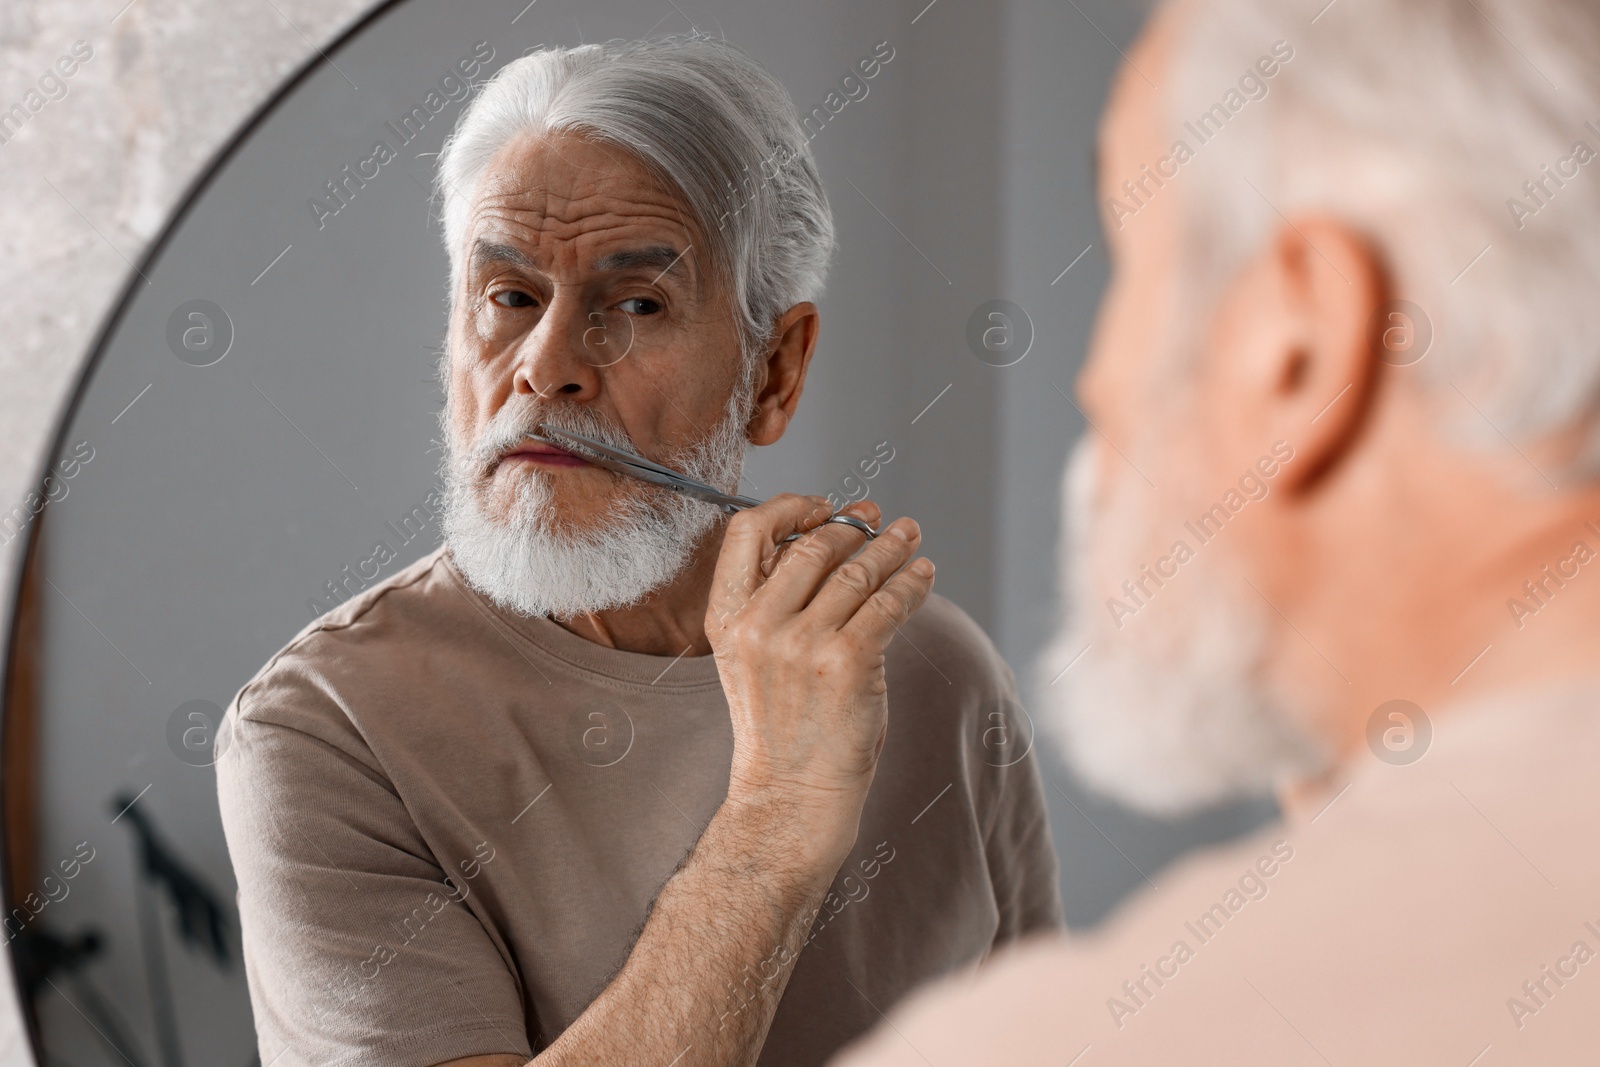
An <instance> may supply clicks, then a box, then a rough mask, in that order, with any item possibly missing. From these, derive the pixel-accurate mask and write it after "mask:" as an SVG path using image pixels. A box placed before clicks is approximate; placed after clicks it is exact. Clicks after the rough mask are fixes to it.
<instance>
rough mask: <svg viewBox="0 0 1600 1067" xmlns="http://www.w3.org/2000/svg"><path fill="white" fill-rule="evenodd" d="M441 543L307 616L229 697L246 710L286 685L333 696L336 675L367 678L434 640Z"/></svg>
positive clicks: (443, 593) (443, 595) (267, 701)
mask: <svg viewBox="0 0 1600 1067" xmlns="http://www.w3.org/2000/svg"><path fill="white" fill-rule="evenodd" d="M445 551H446V550H445V548H444V547H442V546H441V547H440V548H437V549H435V550H434V551H432V552H430V553H428V554H427V555H425V556H423V557H422V558H421V559H418V560H417V561H416V562H414V563H411V564H410V565H408V566H406V567H403V568H401V569H400V570H398V571H396V572H395V573H394V574H392V575H390V576H389V577H388V578H386V579H384V580H383V581H381V582H378V583H376V584H374V585H372V586H369V587H368V588H366V589H364V590H362V591H361V592H359V593H357V594H356V595H355V596H353V597H351V598H350V599H349V600H346V601H344V602H343V603H341V604H339V605H338V606H336V607H334V608H332V609H331V610H329V611H327V612H325V613H324V614H322V615H320V616H318V617H317V618H316V619H313V620H312V621H311V622H309V623H307V624H306V626H305V627H304V628H303V629H301V630H300V632H299V633H297V634H295V635H294V637H293V638H291V639H290V640H289V642H288V643H287V644H285V645H284V646H283V648H281V649H279V650H278V651H277V652H276V653H274V654H273V656H272V657H271V658H270V659H268V660H267V662H266V663H265V664H263V665H262V667H261V669H260V670H258V671H257V672H256V673H255V675H254V676H253V677H252V678H251V679H250V680H249V681H248V682H246V683H245V685H244V686H243V687H242V688H241V689H240V690H239V693H238V695H237V696H235V698H234V706H235V708H236V709H237V712H236V713H237V714H238V715H240V716H243V717H250V716H251V715H253V714H254V713H256V712H258V711H262V710H263V709H264V708H266V707H267V706H268V705H271V704H274V703H276V701H275V700H274V699H273V697H274V696H276V695H279V694H285V693H289V692H294V693H298V694H299V695H301V696H302V697H304V696H306V695H308V694H311V693H315V692H318V691H320V692H321V693H322V695H324V696H327V697H329V698H333V699H335V702H336V690H337V688H338V686H337V679H338V678H339V677H341V676H344V677H353V676H357V675H363V676H366V677H369V678H370V677H372V676H373V675H372V673H371V672H372V668H373V667H374V666H378V667H380V668H381V667H384V666H385V665H388V666H392V665H393V664H395V662H396V661H397V659H398V658H400V657H403V655H404V650H405V648H406V646H408V645H423V644H426V643H429V642H431V641H433V640H436V639H437V636H438V631H439V629H440V622H441V621H442V620H443V618H444V616H445V614H446V612H447V610H448V608H447V607H444V608H441V606H440V605H441V603H443V604H445V605H448V597H449V589H448V586H449V585H450V583H451V575H450V574H449V573H448V567H449V565H448V562H447V560H446V556H445Z"/></svg>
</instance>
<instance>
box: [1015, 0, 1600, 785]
mask: <svg viewBox="0 0 1600 1067" xmlns="http://www.w3.org/2000/svg"><path fill="white" fill-rule="evenodd" d="M1338 2H1340V3H1341V4H1342V5H1344V6H1345V7H1346V8H1350V9H1353V10H1344V11H1339V12H1337V14H1338V16H1339V17H1337V18H1335V17H1331V16H1330V17H1321V16H1317V13H1316V12H1315V10H1313V9H1306V8H1304V6H1303V5H1289V4H1284V3H1282V2H1280V0H1227V2H1223V0H1182V2H1178V3H1174V4H1171V5H1168V6H1167V7H1166V8H1164V9H1163V10H1161V11H1160V12H1159V13H1158V14H1157V15H1156V16H1155V19H1154V21H1153V23H1152V25H1151V27H1150V29H1149V30H1147V32H1146V33H1145V35H1144V36H1143V38H1142V39H1141V41H1140V42H1139V44H1138V46H1137V47H1136V48H1135V49H1133V50H1131V51H1130V54H1129V61H1128V63H1127V64H1125V65H1124V67H1123V69H1122V71H1121V73H1120V74H1119V76H1118V78H1117V81H1116V84H1115V87H1114V90H1113V95H1112V99H1111V103H1110V105H1109V107H1108V109H1107V111H1106V114H1105V116H1104V119H1103V123H1102V127H1101V133H1100V144H1099V161H1098V167H1099V171H1098V182H1099V197H1100V200H1101V203H1102V205H1103V207H1104V212H1105V227H1106V231H1107V236H1108V240H1109V247H1110V253H1111V259H1112V265H1113V272H1112V278H1111V282H1110V288H1109V291H1108V292H1107V294H1106V296H1105V299H1104V302H1103V304H1102V306H1101V309H1100V315H1099V319H1098V322H1097V326H1096V330H1095V334H1094V338H1093V342H1092V347H1091V351H1090V358H1089V361H1088V363H1087V364H1086V366H1085V368H1084V370H1083V373H1082V375H1081V377H1080V379H1079V381H1078V390H1079V394H1080V397H1081V400H1082V404H1083V407H1084V409H1085V411H1086V413H1087V414H1088V416H1089V418H1090V420H1091V421H1092V424H1093V429H1091V430H1090V431H1089V433H1088V435H1087V436H1086V438H1085V440H1084V441H1083V443H1082V444H1081V445H1080V446H1079V448H1078V450H1077V452H1076V454H1075V455H1074V457H1073V459H1072V462H1071V464H1070V468H1069V471H1068V476H1067V480H1066V486H1065V489H1066V494H1065V495H1066V498H1067V500H1066V517H1067V519H1068V527H1069V537H1068V539H1067V544H1066V547H1065V550H1064V557H1063V573H1064V575H1065V586H1066V588H1065V593H1066V598H1067V601H1068V611H1067V615H1066V618H1065V620H1064V622H1063V624H1062V627H1061V629H1060V630H1059V632H1058V633H1057V634H1056V636H1055V638H1054V640H1053V641H1052V643H1051V646H1050V649H1049V652H1048V654H1047V656H1046V657H1045V662H1044V664H1043V672H1042V685H1043V686H1044V688H1043V692H1044V693H1045V694H1046V695H1047V697H1046V700H1047V704H1048V705H1049V707H1047V708H1046V709H1045V710H1046V715H1047V718H1048V719H1049V720H1050V722H1051V724H1052V725H1053V726H1055V727H1056V728H1057V729H1058V731H1059V732H1060V733H1062V734H1063V735H1064V737H1065V740H1066V742H1067V746H1068V749H1069V752H1070V754H1071V757H1072V759H1073V762H1074V764H1075V766H1076V767H1077V769H1078V770H1079V771H1080V773H1081V774H1083V775H1084V776H1085V777H1086V778H1087V779H1088V780H1089V781H1090V782H1091V783H1092V784H1094V785H1096V786H1098V787H1099V788H1101V789H1103V790H1105V791H1107V792H1110V793H1113V794H1115V795H1116V796H1118V797H1120V798H1122V799H1124V800H1126V801H1128V802H1131V803H1133V804H1135V805H1137V806H1140V807H1143V808H1146V809H1150V810H1155V811H1166V812H1171V811H1177V810H1182V809H1185V808H1189V807H1193V806H1195V805H1199V804H1203V803H1207V802H1212V801H1217V800H1221V799H1224V798H1226V797H1229V796H1236V795H1241V794H1250V793H1262V792H1267V791H1271V790H1273V789H1277V790H1279V791H1280V792H1283V791H1286V790H1288V791H1292V789H1293V788H1294V787H1295V786H1296V785H1297V784H1304V783H1306V782H1308V781H1314V780H1315V779H1317V778H1318V777H1319V776H1321V775H1322V774H1324V773H1325V772H1327V771H1329V770H1330V769H1332V768H1334V767H1336V766H1337V765H1338V764H1339V763H1340V762H1341V761H1343V760H1345V759H1347V758H1348V757H1349V756H1351V755H1352V754H1354V753H1358V752H1359V751H1360V749H1361V748H1362V747H1364V746H1365V744H1366V743H1367V742H1366V740H1365V738H1366V730H1367V725H1368V720H1369V718H1370V717H1371V716H1372V714H1373V712H1374V709H1376V708H1378V707H1379V706H1380V705H1383V704H1384V703H1385V702H1387V701H1390V700H1394V699H1405V700H1409V701H1413V702H1415V703H1416V704H1417V705H1418V706H1420V707H1422V708H1424V709H1427V710H1428V711H1429V713H1430V714H1432V713H1435V712H1439V711H1443V710H1445V709H1446V707H1447V705H1449V704H1451V703H1452V702H1455V701H1457V700H1459V699H1461V698H1463V697H1465V696H1466V695H1468V694H1471V693H1478V692H1490V691H1495V690H1516V689H1523V688H1526V687H1528V686H1531V685H1536V684H1539V683H1542V682H1544V681H1549V680H1555V679H1559V678H1560V677H1562V676H1565V675H1573V674H1578V673H1582V672H1584V671H1592V670H1593V666H1592V660H1593V657H1592V655H1591V654H1590V650H1589V645H1590V644H1592V639H1591V638H1590V636H1589V635H1590V633H1591V632H1592V631H1591V629H1590V627H1592V623H1591V620H1593V619H1594V618H1595V609H1596V606H1597V605H1600V565H1597V564H1594V561H1595V559H1596V554H1597V551H1600V490H1597V487H1596V481H1595V478H1596V475H1597V472H1600V426H1597V424H1596V406H1597V403H1600V315H1597V314H1595V311H1594V306H1595V304H1594V301H1595V293H1596V292H1600V240H1597V239H1596V236H1597V234H1600V161H1597V160H1596V156H1597V153H1600V104H1597V103H1596V102H1597V101H1600V65H1597V64H1596V63H1595V62H1594V57H1595V56H1596V55H1600V7H1597V6H1596V5H1594V4H1590V3H1577V2H1569V0H1544V2H1539V3H1527V2H1524V0H1477V2H1475V3H1470V4H1464V3H1459V2H1454V0H1407V2H1404V3H1396V2H1393V0H1338ZM1315 6H1316V5H1312V8H1314V7H1315ZM1313 16H1316V17H1315V18H1314V17H1313ZM1397 41H1404V42H1409V45H1408V47H1407V48H1406V49H1405V50H1403V51H1397V50H1396V46H1395V42H1397ZM1591 571H1592V572H1594V573H1593V574H1592V575H1591V574H1590V572H1591Z"/></svg>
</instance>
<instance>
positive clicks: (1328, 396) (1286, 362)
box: [1245, 216, 1389, 492]
mask: <svg viewBox="0 0 1600 1067" xmlns="http://www.w3.org/2000/svg"><path fill="white" fill-rule="evenodd" d="M1256 266H1257V270H1255V271H1250V272H1249V273H1250V274H1252V275H1254V278H1253V285H1252V287H1253V288H1255V290H1256V293H1255V296H1254V297H1247V300H1251V301H1252V302H1253V301H1255V300H1266V301H1268V302H1269V306H1268V307H1258V308H1257V311H1258V313H1259V314H1261V315H1262V316H1263V317H1264V318H1265V319H1266V320H1267V322H1268V323H1269V325H1268V326H1267V331H1268V337H1269V338H1270V341H1269V343H1267V344H1266V345H1265V346H1264V347H1262V348H1261V349H1259V350H1258V351H1259V358H1260V359H1261V360H1263V361H1264V362H1262V363H1258V364H1257V365H1256V366H1254V367H1253V368H1251V371H1252V373H1251V375H1250V377H1251V378H1252V379H1253V381H1251V382H1249V383H1247V384H1245V387H1246V388H1253V389H1254V390H1261V391H1264V395H1259V394H1258V399H1259V401H1260V403H1261V405H1262V410H1263V411H1264V413H1265V419H1264V420H1263V422H1264V425H1260V426H1259V427H1258V428H1257V430H1256V432H1257V433H1258V434H1260V436H1262V437H1263V438H1264V440H1263V441H1262V442H1259V443H1258V444H1259V446H1260V447H1263V448H1265V447H1268V446H1270V445H1274V444H1276V443H1277V442H1279V441H1282V442H1284V443H1285V444H1287V445H1288V447H1289V448H1292V449H1293V450H1294V451H1293V455H1294V462H1293V463H1288V464H1285V466H1284V467H1283V473H1282V474H1281V475H1280V476H1279V477H1280V479H1281V480H1280V481H1279V483H1278V485H1279V487H1280V488H1282V489H1286V490H1288V491H1290V492H1294V491H1297V490H1303V489H1306V488H1309V487H1310V486H1311V485H1312V484H1313V483H1314V482H1315V481H1316V480H1317V479H1318V478H1319V477H1320V476H1322V475H1323V474H1324V473H1326V472H1327V471H1328V470H1329V469H1330V468H1331V467H1333V466H1334V465H1335V464H1337V463H1338V461H1339V459H1340V458H1341V457H1342V456H1343V455H1344V454H1345V452H1346V451H1347V449H1348V448H1349V447H1350V446H1351V444H1352V443H1353V442H1354V440H1355V438H1356V436H1357V435H1358V434H1359V433H1360V431H1361V428H1362V426H1363V425H1364V423H1365V420H1366V416H1367V415H1368V413H1369V412H1370V411H1371V408H1372V405H1373V403H1374V401H1375V398H1376V388H1377V386H1378V384H1379V375H1378V370H1379V359H1378V355H1379V353H1378V350H1377V348H1376V347H1375V343H1376V341H1377V336H1378V335H1377V333H1375V330H1374V327H1375V323H1376V322H1377V316H1379V315H1380V313H1381V310H1382V307H1383V302H1384V301H1385V300H1386V299H1387V296H1388V289H1389V283H1388V278H1387V275H1386V272H1385V270H1384V268H1383V263H1382V260H1381V259H1380V257H1379V255H1378V253H1377V251H1376V250H1375V249H1374V248H1373V246H1372V244H1371V243H1370V242H1369V241H1368V240H1367V239H1366V238H1365V237H1364V236H1363V235H1362V234H1361V233H1360V232H1358V231H1357V230H1355V229H1354V228H1352V227H1351V226H1349V225H1348V224H1347V223H1344V222H1342V221H1340V220H1338V219H1334V218H1330V217H1326V216H1303V217H1300V218H1297V219H1293V220H1289V219H1286V220H1284V225H1283V227H1282V228H1280V229H1279V231H1278V232H1277V233H1276V234H1275V235H1274V237H1273V239H1272V241H1271V242H1270V244H1269V245H1268V246H1267V247H1266V248H1265V250H1264V251H1263V260H1262V261H1261V262H1259V263H1258V264H1257V265H1256ZM1379 332H1381V331H1379ZM1262 431H1264V432H1262Z"/></svg>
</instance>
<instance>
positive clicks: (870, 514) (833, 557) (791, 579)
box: [761, 501, 883, 615]
mask: <svg viewBox="0 0 1600 1067" xmlns="http://www.w3.org/2000/svg"><path fill="white" fill-rule="evenodd" d="M839 514H841V515H854V516H856V517H857V518H859V519H862V520H864V521H865V522H867V523H869V524H871V523H873V522H875V521H876V520H878V519H880V518H882V517H883V516H882V513H881V512H880V511H879V510H878V505H876V504H873V503H870V502H868V501H858V502H856V503H853V504H848V505H846V506H845V507H843V508H840V509H839ZM866 541H867V536H866V534H864V533H862V532H861V531H860V530H858V529H856V528H855V527H853V526H849V525H846V524H844V523H837V522H831V523H830V522H826V519H825V520H824V523H823V524H822V525H819V526H817V528H816V529H813V530H811V531H809V532H808V533H806V534H805V535H804V536H803V537H801V538H800V539H799V540H796V541H792V542H790V543H789V544H787V545H784V546H782V547H781V554H780V555H779V556H778V562H777V565H776V566H775V567H773V568H772V570H771V574H770V576H769V577H768V579H767V581H766V582H765V583H764V584H763V586H762V590H761V603H762V606H763V610H770V611H772V612H775V613H777V614H779V615H793V614H796V613H798V612H800V611H802V610H804V609H805V607H806V605H808V604H810V603H811V600H812V598H813V597H815V596H816V595H817V590H819V589H821V588H822V587H823V584H824V583H825V582H826V581H827V580H828V578H829V576H830V575H832V574H833V573H834V571H835V568H837V567H838V566H839V565H840V564H841V563H844V561H845V560H847V559H849V558H850V556H851V555H852V554H854V553H855V551H856V550H857V549H859V548H860V547H861V546H862V545H863V544H865V543H866Z"/></svg>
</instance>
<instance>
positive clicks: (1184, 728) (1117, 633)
mask: <svg viewBox="0 0 1600 1067" xmlns="http://www.w3.org/2000/svg"><path fill="white" fill-rule="evenodd" d="M1098 451H1099V450H1098V447H1097V446H1096V445H1095V443H1094V442H1093V441H1092V440H1090V439H1089V438H1088V437H1085V438H1084V439H1083V440H1081V441H1080V442H1079V443H1078V445H1077V446H1076V448H1075V449H1074V451H1073V455H1072V458H1071V460H1070V462H1069V464H1068V467H1067V473H1066V481H1065V484H1064V493H1063V497H1064V503H1065V515H1064V516H1063V530H1064V536H1063V553H1062V559H1061V570H1062V575H1063V590H1062V592H1063V599H1064V601H1065V603H1066V606H1067V612H1066V618H1065V621H1064V622H1063V624H1062V625H1061V626H1060V627H1059V628H1058V630H1057V632H1056V635H1055V636H1054V637H1053V638H1052V640H1051V642H1050V644H1049V646H1048V647H1047V648H1046V650H1045V653H1044V655H1043V657H1042V662H1041V667H1042V671H1043V673H1042V677H1041V680H1040V685H1041V690H1040V691H1041V692H1042V693H1043V694H1044V696H1043V700H1042V705H1043V706H1042V708H1041V719H1042V721H1043V722H1044V724H1045V728H1046V729H1047V730H1048V731H1050V732H1051V733H1053V734H1055V735H1056V737H1057V739H1058V740H1059V741H1060V742H1061V744H1062V745H1063V746H1064V749H1065V753H1066V757H1067V761H1068V763H1069V765H1070V766H1071V767H1072V768H1073V770H1074V771H1075V772H1076V773H1077V774H1078V775H1079V776H1080V777H1081V778H1082V779H1083V780H1084V781H1085V782H1086V783H1087V784H1088V785H1090V786H1091V787H1093V788H1095V789H1096V790H1098V791H1100V792H1102V793H1105V794H1107V795H1109V796H1111V797H1113V798H1115V799H1117V800H1120V801H1122V802H1124V803H1126V804H1129V805H1131V806H1133V807H1135V808H1138V809H1140V810H1143V811H1146V812H1151V813H1155V814H1164V815H1170V814H1175V813H1179V812H1182V811H1185V810H1188V809H1192V808H1196V807H1200V806H1202V805H1205V804H1210V803H1215V802H1218V801H1222V800H1225V799H1229V798H1233V797H1239V796H1252V795H1260V794H1265V793H1269V792H1270V791H1271V790H1272V789H1273V788H1274V787H1276V786H1279V785H1281V784H1283V783H1285V782H1286V781H1289V780H1292V779H1294V778H1298V777H1301V776H1305V775H1309V774H1313V773H1316V772H1317V771H1320V770H1322V769H1324V768H1325V767H1326V766H1327V765H1328V763H1329V760H1330V756H1329V753H1328V752H1327V750H1326V746H1325V745H1324V744H1323V743H1322V742H1321V741H1319V740H1318V738H1317V737H1316V736H1315V735H1314V734H1313V733H1312V732H1311V731H1310V730H1309V729H1308V728H1307V727H1305V726H1304V725H1303V723H1304V722H1305V721H1306V720H1305V719H1304V718H1302V717H1299V716H1296V715H1295V714H1293V711H1292V709H1291V708H1290V706H1289V702H1288V701H1285V700H1283V699H1280V698H1279V696H1278V695H1277V694H1275V693H1273V692H1272V691H1271V689H1272V687H1271V686H1270V685H1269V684H1268V682H1267V680H1266V671H1265V666H1266V660H1267V649H1268V641H1269V638H1270V635H1271V632H1272V622H1273V619H1272V609H1271V608H1270V606H1268V605H1267V604H1266V603H1265V602H1264V601H1262V599H1261V598H1260V597H1259V596H1257V595H1256V594H1255V593H1253V592H1251V591H1250V589H1249V588H1248V586H1246V585H1245V583H1244V581H1243V580H1242V578H1241V576H1240V575H1239V574H1238V573H1237V572H1230V571H1229V569H1228V564H1229V562H1230V561H1229V560H1228V559H1227V558H1226V556H1225V555H1224V554H1223V546H1217V545H1209V544H1208V545H1193V544H1191V545H1190V547H1191V548H1194V549H1196V551H1195V557H1194V558H1193V559H1190V560H1189V561H1188V562H1186V563H1183V564H1182V565H1181V566H1180V567H1179V569H1178V573H1177V575H1176V576H1174V577H1172V578H1163V584H1162V585H1161V586H1160V587H1159V588H1156V587H1155V586H1154V585H1153V584H1150V585H1148V586H1147V588H1149V589H1150V592H1151V595H1150V596H1149V597H1148V598H1147V599H1145V598H1141V599H1142V603H1140V604H1139V605H1138V610H1137V612H1136V613H1134V614H1132V615H1128V614H1123V616H1122V618H1121V625H1120V627H1119V626H1118V624H1117V622H1115V621H1113V619H1112V613H1111V612H1110V610H1109V609H1108V604H1107V600H1106V598H1107V596H1108V595H1114V596H1116V597H1117V598H1119V599H1122V600H1124V602H1125V603H1131V602H1132V601H1131V600H1130V599H1129V598H1126V597H1124V595H1123V593H1122V591H1121V589H1120V586H1121V584H1122V583H1123V581H1124V580H1127V579H1132V580H1134V581H1136V582H1137V581H1138V580H1139V579H1140V577H1141V574H1140V569H1141V567H1143V566H1145V565H1147V564H1150V563H1152V562H1153V561H1154V560H1155V559H1156V558H1157V557H1158V556H1161V555H1164V554H1166V552H1167V550H1168V548H1170V547H1171V546H1170V543H1169V544H1167V545H1160V542H1159V541H1158V540H1157V539H1156V538H1155V536H1154V534H1153V533H1152V531H1155V530H1157V529H1159V528H1161V524H1162V522H1161V520H1162V517H1161V516H1160V515H1158V514H1157V512H1156V510H1155V508H1154V507H1152V506H1151V504H1152V501H1151V499H1150V498H1151V497H1153V495H1154V494H1153V491H1152V492H1151V493H1149V494H1146V493H1145V492H1144V487H1143V486H1142V485H1138V484H1135V481H1134V479H1130V478H1126V477H1124V478H1119V479H1117V486H1116V487H1115V488H1114V489H1113V491H1112V492H1111V494H1110V495H1109V498H1108V499H1105V500H1100V499H1099V498H1098V496H1097V491H1096V490H1097V486H1096V479H1097V474H1096V472H1097V470H1098ZM1097 509H1098V510H1097ZM1184 539H1185V540H1189V539H1188V538H1187V537H1185V538H1184ZM1157 546H1160V547H1157ZM1080 657H1081V658H1080ZM1075 661H1076V662H1075ZM1063 672H1065V673H1063Z"/></svg>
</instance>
